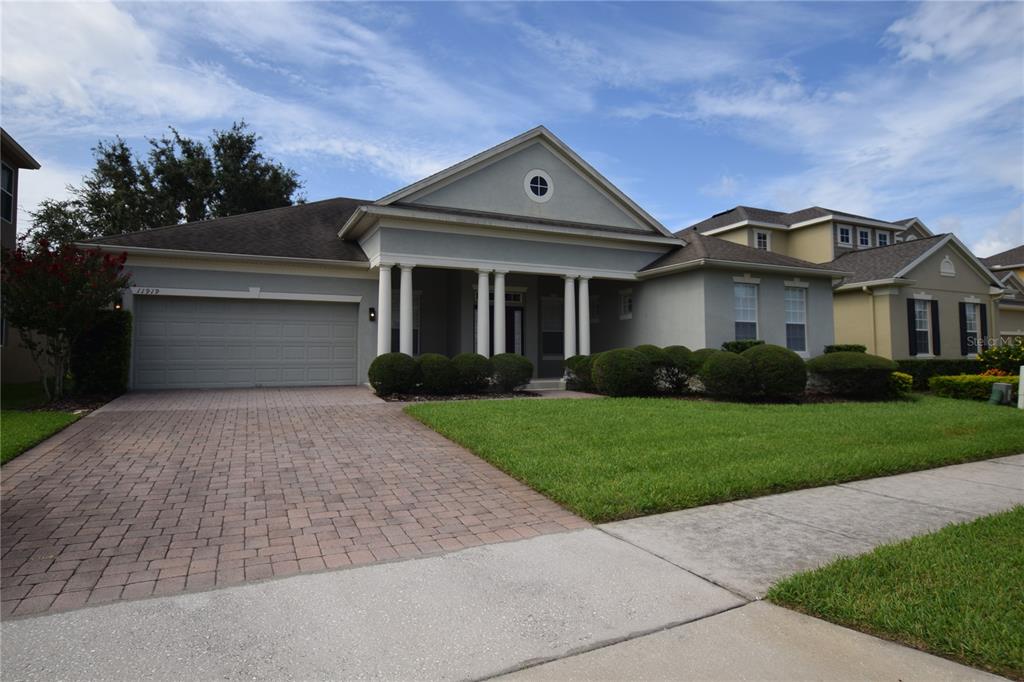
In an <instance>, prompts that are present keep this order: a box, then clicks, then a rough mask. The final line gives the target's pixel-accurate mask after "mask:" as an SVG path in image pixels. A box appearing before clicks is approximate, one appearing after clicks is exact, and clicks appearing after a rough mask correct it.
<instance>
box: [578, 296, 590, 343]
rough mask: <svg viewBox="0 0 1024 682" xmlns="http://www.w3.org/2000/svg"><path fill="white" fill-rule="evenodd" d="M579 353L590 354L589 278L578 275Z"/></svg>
mask: <svg viewBox="0 0 1024 682" xmlns="http://www.w3.org/2000/svg"><path fill="white" fill-rule="evenodd" d="M579 309H580V329H579V333H580V355H590V278H589V277H580V304H579Z"/></svg>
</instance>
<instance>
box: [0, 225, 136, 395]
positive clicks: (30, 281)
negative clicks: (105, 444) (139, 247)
mask: <svg viewBox="0 0 1024 682" xmlns="http://www.w3.org/2000/svg"><path fill="white" fill-rule="evenodd" d="M124 262H125V256H124V254H122V255H120V256H113V255H110V254H104V253H101V252H100V251H99V250H96V249H89V250H85V249H77V248H75V247H74V246H72V245H70V244H62V245H60V246H56V247H53V246H51V245H50V243H49V242H47V241H46V240H45V239H41V240H39V241H38V242H37V244H36V248H35V249H34V250H33V251H31V252H29V251H26V250H25V249H23V248H21V247H20V246H19V247H17V248H14V249H4V250H3V269H2V273H3V274H2V278H3V288H2V290H0V296H2V299H3V300H2V303H3V311H4V318H5V319H6V320H7V321H8V322H9V323H10V325H11V326H12V327H15V328H16V329H17V330H18V332H19V334H20V335H21V339H22V342H23V343H24V345H25V347H26V348H27V349H28V350H29V352H30V353H31V354H32V359H33V361H34V362H35V363H36V365H37V366H38V367H39V370H40V373H41V375H42V382H43V389H44V390H45V391H46V395H47V397H48V398H50V399H54V398H59V397H61V396H62V395H64V376H65V375H66V374H67V370H68V361H69V359H70V355H71V347H72V345H73V344H74V343H75V341H77V340H78V338H79V337H80V336H81V335H82V334H84V333H85V332H87V331H88V330H90V329H91V328H92V327H93V326H94V325H95V323H96V320H97V319H98V317H99V316H100V315H101V314H102V311H103V310H105V309H108V308H110V306H112V305H113V304H114V303H115V302H116V301H117V300H118V297H119V296H120V295H121V291H122V290H123V289H124V288H125V287H127V286H128V285H129V280H130V277H129V275H128V274H127V273H125V272H124Z"/></svg>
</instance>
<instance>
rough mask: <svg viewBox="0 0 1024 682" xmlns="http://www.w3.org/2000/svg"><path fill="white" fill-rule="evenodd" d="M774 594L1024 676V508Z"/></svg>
mask: <svg viewBox="0 0 1024 682" xmlns="http://www.w3.org/2000/svg"><path fill="white" fill-rule="evenodd" d="M768 599H770V600H772V601H774V602H776V603H778V604H782V605H783V606H788V607H791V608H795V609H797V610H799V611H803V612H805V613H809V614H811V615H814V616H819V617H821V618H824V619H826V620H830V621H833V622H835V623H840V624H842V625H848V626H850V627H853V628H857V629H859V630H864V631H866V632H870V633H872V634H876V635H878V636H880V637H885V638H888V639H893V640H896V641H899V642H903V643H905V644H909V645H911V646H916V647H919V648H921V649H925V650H927V651H931V652H933V653H936V654H939V655H941V656H947V657H949V658H954V659H957V660H959V661H962V662H964V663H966V664H968V665H972V666H976V667H979V668H985V669H988V670H991V671H993V672H996V673H999V674H1001V675H1006V676H1009V677H1015V678H1017V679H1021V680H1024V507H1017V508H1016V509H1014V510H1013V511H1009V512H1006V513H1004V514H997V515H995V516H988V517H985V518H981V519H978V520H976V521H973V522H971V523H965V524H960V525H954V526H949V527H947V528H944V529H942V530H940V531H939V532H937V533H932V534H931V535H924V536H921V537H919V538H914V539H912V540H908V541H906V542H900V543H897V544H894V545H887V546H884V547H879V548H878V549H876V550H875V551H873V552H871V553H870V554H865V555H862V556H859V557H854V558H844V559H839V560H838V561H836V562H835V563H833V564H830V565H828V566H825V567H824V568H820V569H818V570H815V571H810V572H808V573H802V574H800V575H796V576H793V577H791V578H788V579H786V580H784V581H782V582H781V583H779V584H778V585H776V586H775V587H773V588H772V589H771V591H770V592H769V593H768Z"/></svg>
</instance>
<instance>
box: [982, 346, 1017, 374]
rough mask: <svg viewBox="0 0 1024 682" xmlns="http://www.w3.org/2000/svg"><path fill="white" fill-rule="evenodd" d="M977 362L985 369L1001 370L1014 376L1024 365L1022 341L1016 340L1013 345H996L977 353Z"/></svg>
mask: <svg viewBox="0 0 1024 682" xmlns="http://www.w3.org/2000/svg"><path fill="white" fill-rule="evenodd" d="M978 360H980V361H981V364H982V365H983V366H984V367H985V369H1001V370H1003V371H1004V372H1008V373H1010V374H1015V373H1017V372H1019V371H1020V368H1021V365H1024V339H1016V340H1015V341H1014V342H1013V343H1009V342H1007V343H997V344H995V345H994V346H992V347H991V348H988V349H986V350H983V351H981V352H980V353H978Z"/></svg>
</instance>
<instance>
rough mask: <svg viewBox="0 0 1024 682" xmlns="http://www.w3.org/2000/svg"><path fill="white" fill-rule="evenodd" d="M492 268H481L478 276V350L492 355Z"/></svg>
mask: <svg viewBox="0 0 1024 682" xmlns="http://www.w3.org/2000/svg"><path fill="white" fill-rule="evenodd" d="M490 294H491V283H490V270H479V271H478V272H477V277H476V352H477V353H479V354H480V355H482V356H484V357H485V358H486V357H490V355H491V352H490V347H491V344H490V339H489V338H488V337H489V334H490V331H491V320H490V312H491V302H490Z"/></svg>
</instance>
